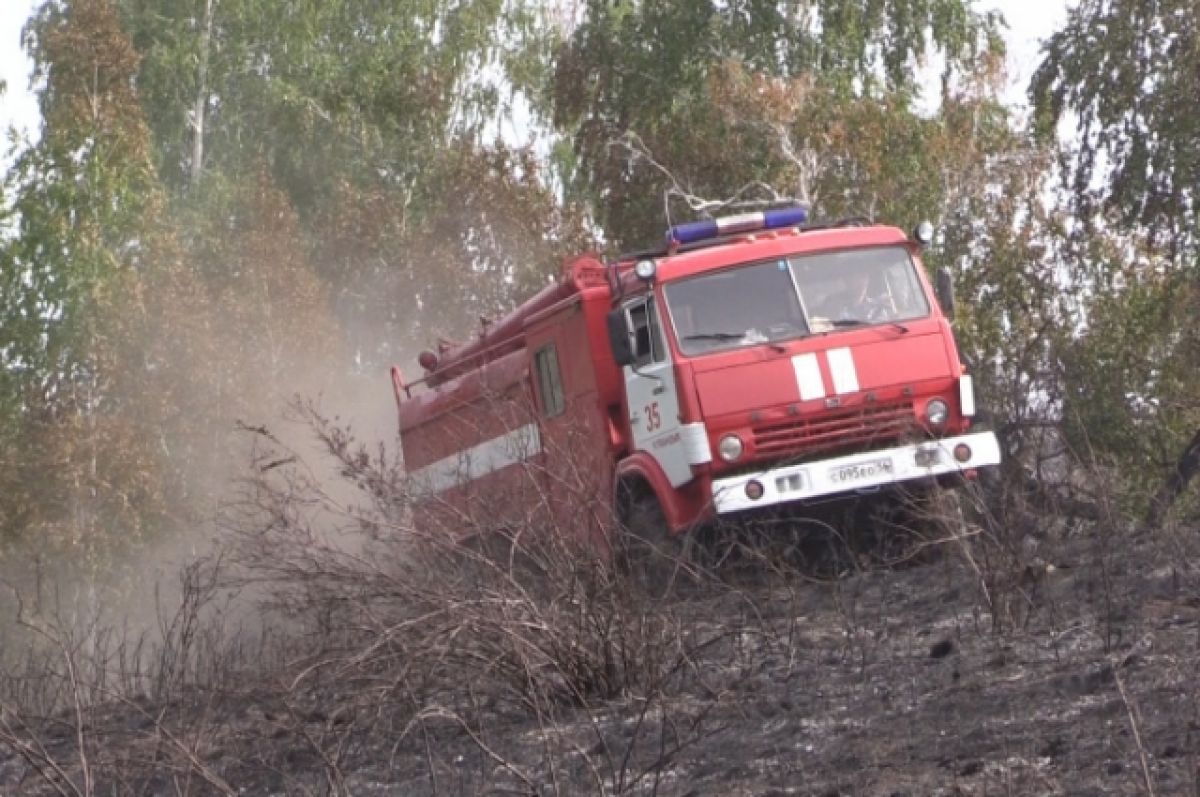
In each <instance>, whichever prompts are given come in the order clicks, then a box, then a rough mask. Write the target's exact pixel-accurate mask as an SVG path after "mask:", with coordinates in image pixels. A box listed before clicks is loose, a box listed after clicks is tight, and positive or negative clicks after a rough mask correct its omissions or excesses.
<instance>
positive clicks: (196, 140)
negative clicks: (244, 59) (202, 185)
mask: <svg viewBox="0 0 1200 797" xmlns="http://www.w3.org/2000/svg"><path fill="white" fill-rule="evenodd" d="M215 5H216V0H204V19H203V20H202V22H201V25H200V61H199V64H198V65H197V68H196V103H195V106H194V107H193V108H192V162H191V170H190V173H189V178H190V183H191V184H192V185H195V184H196V182H197V181H198V180H199V179H200V170H201V168H202V167H203V166H204V111H205V108H206V107H207V106H208V51H209V48H210V46H211V43H212V29H213V7H214V6H215Z"/></svg>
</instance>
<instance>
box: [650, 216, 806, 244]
mask: <svg viewBox="0 0 1200 797" xmlns="http://www.w3.org/2000/svg"><path fill="white" fill-rule="evenodd" d="M806 221H808V211H807V210H805V209H804V208H799V207H796V208H777V209H776V210H761V211H755V212H754V213H741V214H739V215H737V216H723V217H721V218H719V219H707V220H705V221H692V222H688V223H687V224H676V225H675V226H674V227H671V228H670V229H669V230H667V246H680V245H682V244H691V243H696V242H697V241H703V240H706V239H708V238H716V237H718V236H721V235H732V234H734V233H739V232H754V231H756V230H775V229H778V228H780V227H795V226H796V225H798V224H803V223H804V222H806Z"/></svg>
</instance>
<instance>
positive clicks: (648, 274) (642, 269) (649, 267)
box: [633, 260, 658, 282]
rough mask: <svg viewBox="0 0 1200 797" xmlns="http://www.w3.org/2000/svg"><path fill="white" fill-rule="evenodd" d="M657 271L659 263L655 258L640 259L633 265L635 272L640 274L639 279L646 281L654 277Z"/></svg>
mask: <svg viewBox="0 0 1200 797" xmlns="http://www.w3.org/2000/svg"><path fill="white" fill-rule="evenodd" d="M657 271H658V264H657V263H655V262H654V261H653V260H639V261H638V262H637V263H636V264H635V265H634V267H633V273H634V274H637V275H638V279H640V280H644V281H645V282H649V281H650V280H652V279H654V274H655V272H657Z"/></svg>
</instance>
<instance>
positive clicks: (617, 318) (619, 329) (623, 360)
mask: <svg viewBox="0 0 1200 797" xmlns="http://www.w3.org/2000/svg"><path fill="white" fill-rule="evenodd" d="M607 321H608V346H609V348H611V349H612V356H613V359H614V360H616V363H617V365H618V366H622V367H624V366H626V365H633V361H634V357H633V346H632V345H631V344H630V341H629V327H628V326H627V325H626V324H625V311H624V310H622V309H621V308H620V307H618V308H617V309H616V310H610V311H609V313H608V317H607Z"/></svg>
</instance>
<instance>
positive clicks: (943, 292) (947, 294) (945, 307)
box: [934, 268, 954, 318]
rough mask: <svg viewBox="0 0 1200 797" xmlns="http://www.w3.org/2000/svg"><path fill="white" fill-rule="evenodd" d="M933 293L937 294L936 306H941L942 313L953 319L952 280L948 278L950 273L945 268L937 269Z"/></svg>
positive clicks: (950, 277)
mask: <svg viewBox="0 0 1200 797" xmlns="http://www.w3.org/2000/svg"><path fill="white" fill-rule="evenodd" d="M934 291H935V292H936V293H937V300H938V304H940V305H941V306H942V312H943V313H945V314H946V316H947V317H949V318H954V278H953V277H952V276H950V271H949V270H948V269H945V268H939V269H938V270H937V274H936V275H935V277H934Z"/></svg>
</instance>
